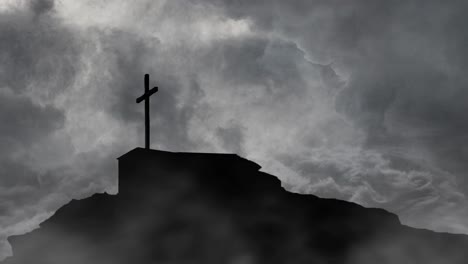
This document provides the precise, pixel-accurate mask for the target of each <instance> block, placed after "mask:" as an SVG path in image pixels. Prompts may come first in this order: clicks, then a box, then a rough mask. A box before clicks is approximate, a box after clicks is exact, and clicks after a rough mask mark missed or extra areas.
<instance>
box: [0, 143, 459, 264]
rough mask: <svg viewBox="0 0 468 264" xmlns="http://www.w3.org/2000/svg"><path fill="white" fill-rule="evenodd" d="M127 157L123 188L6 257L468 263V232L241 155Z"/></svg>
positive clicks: (142, 152) (19, 241)
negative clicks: (302, 187)
mask: <svg viewBox="0 0 468 264" xmlns="http://www.w3.org/2000/svg"><path fill="white" fill-rule="evenodd" d="M118 160H119V194H118V195H108V194H95V195H93V196H92V197H89V198H87V199H83V200H73V201H71V202H70V203H69V204H67V205H65V206H63V207H62V208H61V209H59V210H58V211H57V212H56V213H55V214H54V216H52V217H51V218H50V219H49V220H47V221H45V222H44V223H43V224H41V228H39V229H37V230H35V231H33V232H31V233H28V234H26V235H22V236H15V237H10V238H9V241H10V243H11V244H12V247H13V253H14V256H13V257H11V258H9V259H7V260H6V261H4V263H5V264H16V263H35V264H59V263H60V264H63V263H67V264H75V263H76V264H78V263H96V264H97V263H99V264H107V263H109V264H110V263H113V264H124V263H141V264H146V263H148V264H149V263H178V264H180V263H233V264H243V263H245V264H249V263H252V264H253V263H269V264H271V263H345V264H346V263H347V264H370V263H379V264H386V263H424V264H427V263H428V264H435V263H444V264H445V263H463V264H466V263H467V262H466V260H467V259H468V253H467V252H468V251H467V250H466V249H467V248H468V237H467V236H464V235H453V234H444V233H436V232H431V231H428V230H420V229H414V228H409V227H406V226H402V225H401V224H400V222H399V220H398V217H397V216H396V215H394V214H391V213H389V212H387V211H385V210H382V209H371V208H364V207H362V206H359V205H357V204H353V203H349V202H345V201H339V200H335V199H321V198H318V197H316V196H313V195H301V194H295V193H290V192H287V191H285V190H284V189H283V188H282V187H281V183H280V181H279V180H278V179H277V178H276V177H274V176H272V175H269V174H266V173H263V172H260V171H259V169H260V166H259V165H258V164H255V163H253V162H251V161H248V160H246V159H243V158H241V157H239V156H237V155H234V154H209V153H173V152H165V151H156V150H148V149H141V148H137V149H134V150H132V151H130V152H129V153H127V154H125V155H123V156H122V157H120V158H119V159H118Z"/></svg>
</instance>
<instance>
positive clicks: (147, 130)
mask: <svg viewBox="0 0 468 264" xmlns="http://www.w3.org/2000/svg"><path fill="white" fill-rule="evenodd" d="M157 91H158V87H153V89H151V90H150V89H149V74H145V93H144V94H143V95H142V96H140V97H138V98H137V99H136V102H137V104H138V103H140V102H141V101H143V100H145V148H146V149H149V148H150V110H149V99H150V96H151V95H152V94H154V93H156V92H157Z"/></svg>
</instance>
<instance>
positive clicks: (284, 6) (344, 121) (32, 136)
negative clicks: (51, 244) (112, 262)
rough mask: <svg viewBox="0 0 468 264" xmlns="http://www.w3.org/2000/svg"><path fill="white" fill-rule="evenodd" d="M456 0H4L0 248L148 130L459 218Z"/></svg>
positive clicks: (308, 183) (166, 142)
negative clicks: (147, 93) (150, 91)
mask: <svg viewBox="0 0 468 264" xmlns="http://www.w3.org/2000/svg"><path fill="white" fill-rule="evenodd" d="M130 2H131V3H130ZM466 10H468V4H467V3H466V2H465V1H450V2H442V1H436V0H427V1H413V0H407V1H400V0H395V1H383V0H378V1H372V2H370V1H364V0H349V1H338V0H327V1H325V0H312V1H310V0H293V1H280V0H271V1H264V0H256V1H247V0H238V1H230V0H199V1H187V0H185V1H181V0H171V1H151V0H138V1H124V0H103V1H91V0H83V1H74V0H56V1H52V0H30V1H28V0H1V1H0V123H1V125H0V148H1V149H2V150H1V152H0V167H1V170H0V241H1V242H0V258H3V257H5V256H7V255H10V254H11V248H10V247H9V245H8V244H7V242H6V240H5V239H6V237H7V236H9V235H14V234H23V233H25V232H28V231H31V230H33V229H34V228H37V227H38V225H39V223H40V222H42V221H44V220H45V219H47V218H48V217H50V216H51V215H52V214H53V212H54V211H55V210H56V209H57V208H59V207H60V206H62V205H64V204H66V203H67V202H68V201H70V200H71V199H81V198H84V197H88V196H90V195H91V194H93V193H96V192H108V193H112V194H115V193H116V192H117V188H116V184H117V161H116V158H117V157H119V156H120V155H123V154H124V153H126V152H127V151H129V150H131V149H133V148H135V147H137V146H143V145H144V127H143V125H144V121H143V120H144V113H143V106H142V105H141V104H136V103H135V99H136V98H137V97H138V96H140V95H141V94H142V93H143V75H144V74H145V73H149V74H150V85H151V87H153V86H158V87H159V92H158V93H156V94H154V95H153V96H152V98H151V124H152V132H151V137H152V142H151V147H152V148H154V149H162V150H169V151H179V152H180V151H191V152H192V151H193V152H217V153H226V152H228V153H237V154H239V155H240V156H242V157H245V158H247V159H250V160H252V161H255V162H257V163H258V164H259V165H261V166H262V171H265V172H267V173H271V174H274V175H276V176H278V177H279V178H280V179H281V180H282V182H283V186H284V187H285V188H286V189H288V190H290V191H293V192H300V193H304V194H314V195H317V196H320V197H327V198H338V199H342V200H347V201H351V202H355V203H358V204H361V205H364V206H366V207H379V208H384V209H386V210H388V211H391V212H394V213H396V214H397V215H398V216H399V217H400V220H401V222H402V223H404V224H406V225H409V226H413V227H418V228H428V229H432V230H436V231H442V232H451V233H464V234H468V221H467V220H466V219H468V200H467V195H468V178H467V177H466V176H467V172H468V163H467V162H466V161H467V160H468V145H465V143H466V142H468V114H467V113H468V103H466V102H468V86H467V85H468V77H467V76H468V75H466V74H465V71H466V70H467V68H468V43H467V42H468V32H467V31H466V25H467V24H468V17H467V16H466Z"/></svg>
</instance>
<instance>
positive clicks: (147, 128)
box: [145, 74, 150, 149]
mask: <svg viewBox="0 0 468 264" xmlns="http://www.w3.org/2000/svg"><path fill="white" fill-rule="evenodd" d="M145 94H149V74H145ZM149 101H150V100H149V96H148V98H146V100H145V148H146V149H149V148H150V111H149Z"/></svg>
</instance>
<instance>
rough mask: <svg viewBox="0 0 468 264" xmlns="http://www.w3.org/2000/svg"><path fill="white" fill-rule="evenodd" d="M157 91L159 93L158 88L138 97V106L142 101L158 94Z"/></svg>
mask: <svg viewBox="0 0 468 264" xmlns="http://www.w3.org/2000/svg"><path fill="white" fill-rule="evenodd" d="M157 91H158V87H154V88H153V89H151V90H149V91H148V92H146V93H145V94H143V95H142V96H140V97H138V98H137V99H136V102H137V104H139V103H141V101H143V100H145V99H147V98H149V97H150V96H151V95H152V94H154V93H156V92H157Z"/></svg>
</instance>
